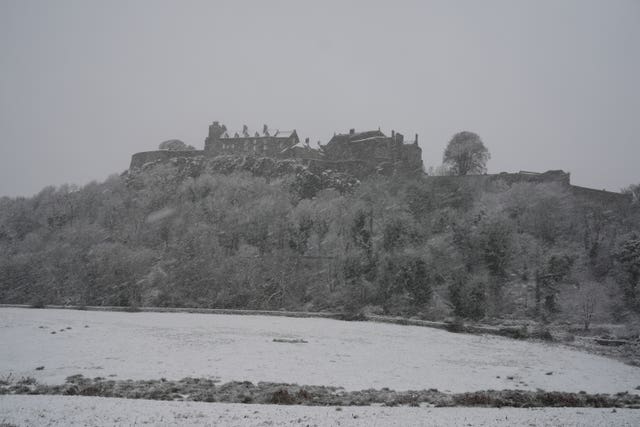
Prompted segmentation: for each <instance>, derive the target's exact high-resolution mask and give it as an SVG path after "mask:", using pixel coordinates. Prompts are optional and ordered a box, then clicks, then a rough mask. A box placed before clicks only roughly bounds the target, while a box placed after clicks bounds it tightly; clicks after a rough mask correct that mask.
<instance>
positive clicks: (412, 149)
mask: <svg viewBox="0 0 640 427" xmlns="http://www.w3.org/2000/svg"><path fill="white" fill-rule="evenodd" d="M161 146H162V147H169V148H166V149H161V150H155V151H146V152H141V153H136V154H134V155H133V156H132V157H131V164H130V170H136V169H141V168H143V167H144V166H145V165H148V164H155V163H162V162H170V161H174V162H175V161H183V160H185V159H189V158H198V161H201V162H206V161H211V162H215V161H216V159H224V158H225V156H230V157H232V158H235V159H240V160H242V161H244V162H245V163H246V162H248V163H254V162H255V161H256V159H263V160H269V161H271V162H272V163H274V162H275V163H277V162H279V161H286V162H289V163H291V162H293V163H294V164H296V165H300V166H303V167H306V168H308V170H310V171H311V172H313V173H320V174H321V173H322V172H323V171H331V172H337V173H345V174H348V175H350V176H352V177H354V178H356V179H363V178H366V177H368V176H371V175H386V176H390V175H404V176H406V175H411V176H423V177H424V178H425V182H426V183H430V182H440V183H442V182H446V181H451V182H458V181H460V182H462V181H470V182H474V183H476V184H481V185H482V184H487V183H490V182H493V181H496V180H499V181H501V182H505V183H507V184H509V185H511V184H514V183H516V182H531V183H545V182H547V183H549V182H555V183H558V184H560V185H561V186H563V187H565V188H567V189H568V190H570V191H571V193H572V194H574V195H575V196H577V197H579V198H580V199H582V200H588V201H598V202H599V203H604V204H616V203H619V202H621V203H628V202H629V201H630V199H629V197H628V195H626V194H621V193H615V192H610V191H605V190H595V189H591V188H585V187H579V186H575V185H572V184H571V182H570V175H569V173H566V172H564V171H561V170H558V171H547V172H544V173H535V172H525V171H520V172H517V173H505V172H502V173H499V174H491V175H486V174H485V175H467V176H426V174H424V167H423V163H422V149H421V148H420V146H419V145H418V135H417V134H416V135H415V139H414V140H413V141H410V142H408V143H407V142H405V139H404V135H402V134H401V133H399V132H396V131H393V130H392V131H391V136H387V135H385V134H384V133H383V132H382V131H380V129H378V130H371V131H364V132H356V130H355V129H350V130H349V132H348V133H344V134H335V135H334V136H333V137H332V138H331V139H330V140H329V142H328V143H326V144H324V145H321V144H320V145H319V147H318V148H312V147H311V146H310V145H309V138H306V139H305V141H304V142H302V141H300V138H299V137H298V133H297V132H296V130H295V129H294V130H291V131H280V130H275V131H270V130H269V128H268V126H267V125H264V126H263V128H262V132H253V133H252V132H250V131H249V128H248V127H247V126H246V125H245V126H243V129H242V131H239V132H234V133H233V136H231V134H230V132H229V131H228V130H227V128H226V126H225V125H224V124H220V122H217V121H214V122H213V123H212V124H211V125H210V126H209V133H208V135H207V137H206V138H205V141H204V149H203V150H194V149H193V147H189V146H187V145H185V144H184V143H182V142H181V141H177V140H172V141H166V142H165V143H163V144H161ZM243 159H244V160H243Z"/></svg>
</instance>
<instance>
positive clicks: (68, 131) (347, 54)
mask: <svg viewBox="0 0 640 427" xmlns="http://www.w3.org/2000/svg"><path fill="white" fill-rule="evenodd" d="M639 76H640V1H638V0H627V1H624V0H613V1H605V0H602V1H587V0H576V1H569V0H549V1H540V0H536V1H516V0H504V1H482V2H479V1H449V0H448V1H398V0H395V1H386V2H377V1H376V2H374V1H362V2H356V1H350V2H346V1H341V0H338V1H326V0H323V1H286V2H284V1H253V2H249V1H228V2H227V1H158V0H153V1H143V0H138V1H114V0H104V1H89V0H78V1H67V0H57V1H25V0H0V138H1V139H0V196H2V195H11V196H16V195H32V194H34V193H36V192H38V191H39V190H40V189H41V188H43V187H44V186H47V185H60V184H63V183H73V184H79V185H83V184H86V183H88V182H89V181H91V180H100V181H101V180H103V179H105V178H106V177H107V176H109V175H110V174H112V173H120V172H122V171H124V170H125V169H126V168H127V167H128V164H129V160H130V155H131V154H133V153H134V152H137V151H146V150H153V149H155V148H156V147H157V146H158V144H159V143H160V142H162V141H164V140H167V139H172V138H177V139H181V140H183V141H185V142H187V143H189V144H192V145H194V146H196V147H198V148H202V147H203V145H204V138H205V136H206V133H207V128H208V125H209V124H210V123H211V122H212V121H213V120H219V121H221V122H223V123H225V124H226V125H227V127H228V128H229V129H230V130H233V131H235V130H240V129H241V128H242V125H243V124H247V125H248V126H249V128H250V129H261V127H262V125H263V124H264V123H266V124H268V125H269V127H270V128H271V129H281V130H285V129H287V130H288V129H292V128H295V129H297V131H298V134H299V135H300V137H301V138H305V137H310V138H311V140H312V141H318V140H320V141H322V142H326V141H327V140H328V139H329V138H330V137H331V136H332V135H333V134H334V132H347V131H348V129H349V128H352V127H353V128H356V129H357V130H367V129H377V128H378V127H380V128H381V129H382V130H383V131H384V132H387V133H390V132H391V130H392V129H394V130H396V131H400V132H402V133H404V134H405V135H407V136H409V135H413V134H415V133H418V134H419V135H420V145H421V147H422V150H423V160H424V163H425V166H426V167H428V166H437V165H439V164H440V163H441V161H442V152H443V150H444V147H445V145H446V143H447V142H448V140H449V139H450V138H451V136H452V135H453V134H454V133H456V132H458V131H461V130H469V131H473V132H476V133H478V134H479V135H480V136H481V137H482V139H483V140H484V142H485V145H486V146H487V147H488V148H489V150H490V152H491V154H492V158H491V160H490V161H489V164H488V166H489V172H500V171H518V170H532V171H545V170H548V169H564V170H566V171H569V172H571V174H572V182H573V183H574V184H577V185H584V186H589V187H595V188H606V189H608V190H614V191H618V190H620V188H622V187H624V186H627V185H629V184H632V183H639V182H640V165H639V164H640V138H639V137H638V135H640V81H639V79H640V77H639Z"/></svg>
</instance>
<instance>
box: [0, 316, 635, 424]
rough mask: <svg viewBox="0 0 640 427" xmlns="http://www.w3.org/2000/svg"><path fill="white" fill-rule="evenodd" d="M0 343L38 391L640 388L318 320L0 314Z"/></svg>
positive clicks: (449, 341)
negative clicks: (116, 386)
mask: <svg viewBox="0 0 640 427" xmlns="http://www.w3.org/2000/svg"><path fill="white" fill-rule="evenodd" d="M67 328H70V329H67ZM51 332H56V333H55V334H52V333H51ZM274 338H276V339H302V340H305V341H306V343H297V344H293V343H287V342H274V341H273V340H274ZM0 342H1V343H2V346H0V376H2V377H4V376H7V375H9V374H11V375H13V376H14V377H22V376H31V377H34V378H36V379H37V380H38V381H40V382H46V383H63V382H64V379H65V378H66V377H67V376H69V375H74V374H83V375H85V376H88V377H97V376H100V377H105V378H114V379H159V378H161V377H165V378H167V379H180V378H183V377H187V376H192V377H209V378H217V379H220V380H221V381H222V382H226V381H230V380H248V381H252V382H258V381H272V382H287V383H298V384H307V385H333V386H342V387H345V388H346V389H348V390H359V389H366V388H378V389H379V388H382V387H389V388H391V389H395V390H409V389H428V388H437V389H439V390H441V391H451V392H464V391H474V390H485V389H507V388H511V389H514V388H519V389H527V390H535V389H537V388H541V389H544V390H547V391H551V390H557V391H570V392H577V391H580V390H584V391H586V392H589V393H614V392H620V391H630V392H634V393H638V390H635V388H636V387H638V386H640V368H635V367H631V366H627V365H624V364H622V363H620V362H617V361H615V360H611V359H607V358H604V357H600V356H595V355H591V354H587V353H582V352H577V351H574V350H570V349H566V348H563V347H562V346H559V345H548V344H542V343H532V342H524V341H516V340H511V339H506V338H501V337H494V336H476V335H464V334H452V333H448V332H446V331H441V330H436V329H430V328H423V327H414V326H399V325H389V324H379V323H367V322H341V321H336V320H328V319H300V318H285V317H265V316H233V315H210V314H187V313H119V312H97V311H73V310H35V309H18V308H1V309H0ZM41 366H44V369H42V370H36V367H41ZM4 399H6V398H4ZM42 399H44V398H42ZM3 404H5V405H6V400H5V403H3ZM0 421H1V420H0Z"/></svg>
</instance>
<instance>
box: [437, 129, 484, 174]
mask: <svg viewBox="0 0 640 427" xmlns="http://www.w3.org/2000/svg"><path fill="white" fill-rule="evenodd" d="M489 158H491V155H490V154H489V150H487V147H485V146H484V143H483V142H482V140H481V139H480V137H479V136H478V135H477V134H475V133H473V132H467V131H463V132H458V133H457V134H455V135H453V138H451V141H449V143H448V144H447V148H446V149H445V150H444V156H443V159H442V162H443V163H444V164H445V165H448V166H449V168H450V170H451V172H453V174H454V175H468V174H479V173H483V172H486V171H487V167H486V165H487V160H489Z"/></svg>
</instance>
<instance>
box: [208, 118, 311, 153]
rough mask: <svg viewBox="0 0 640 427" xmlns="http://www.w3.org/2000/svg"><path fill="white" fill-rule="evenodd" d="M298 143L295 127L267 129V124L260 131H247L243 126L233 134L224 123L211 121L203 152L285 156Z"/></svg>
mask: <svg viewBox="0 0 640 427" xmlns="http://www.w3.org/2000/svg"><path fill="white" fill-rule="evenodd" d="M299 143H300V139H299V138H298V134H297V133H296V131H295V129H294V130H292V131H280V130H276V131H274V132H273V133H272V132H270V131H269V128H268V127H267V125H264V127H263V128H262V133H258V132H254V133H253V134H252V133H251V132H249V129H248V127H247V126H246V125H245V126H243V129H242V132H235V133H234V134H233V136H231V135H230V133H229V132H228V131H227V127H226V126H225V125H221V124H220V123H219V122H213V123H212V124H211V125H210V126H209V135H208V136H207V138H206V139H205V141H204V151H205V154H207V155H209V156H220V155H237V156H256V157H272V158H280V157H286V156H287V155H286V152H287V151H288V150H290V149H292V148H293V147H295V146H296V145H298V144H299Z"/></svg>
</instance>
